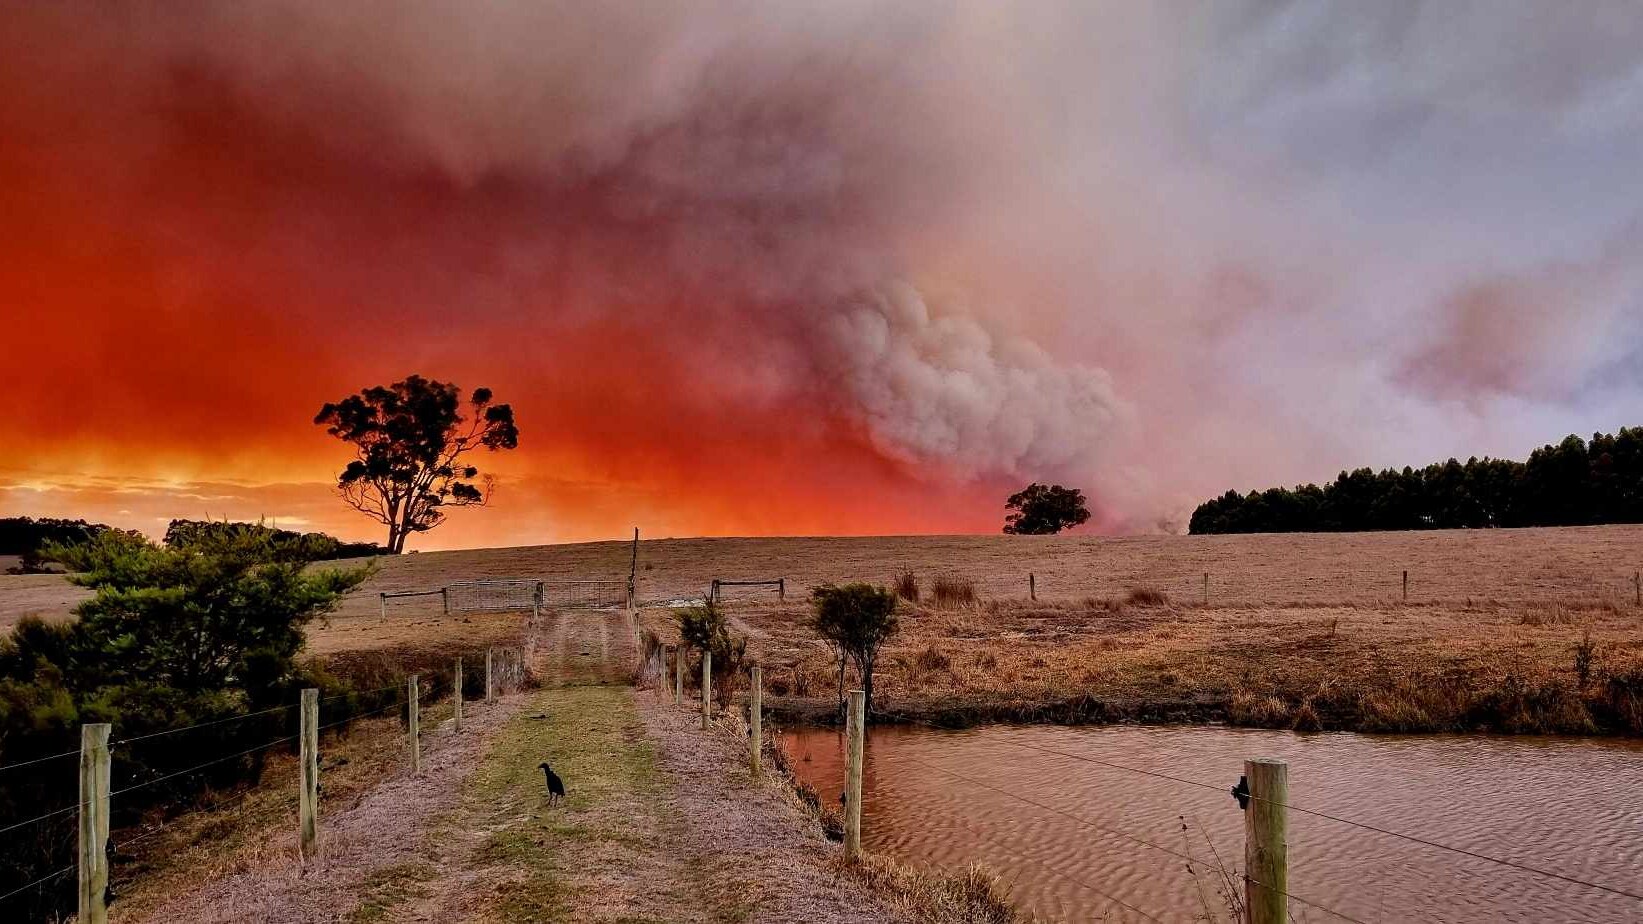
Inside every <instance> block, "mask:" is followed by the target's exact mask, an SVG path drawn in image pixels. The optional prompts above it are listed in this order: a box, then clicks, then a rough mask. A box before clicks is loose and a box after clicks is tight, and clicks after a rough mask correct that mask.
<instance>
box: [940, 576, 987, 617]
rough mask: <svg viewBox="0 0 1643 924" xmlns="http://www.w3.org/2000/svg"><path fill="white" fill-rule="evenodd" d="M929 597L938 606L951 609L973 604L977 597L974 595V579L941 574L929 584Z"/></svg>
mask: <svg viewBox="0 0 1643 924" xmlns="http://www.w3.org/2000/svg"><path fill="white" fill-rule="evenodd" d="M930 599H931V600H932V601H933V602H934V603H935V605H936V606H938V607H941V608H943V609H952V608H954V607H959V606H974V605H975V603H976V601H977V600H978V599H979V598H978V597H977V596H976V585H975V582H974V581H970V580H966V579H964V578H958V577H950V576H943V577H938V578H936V579H935V582H934V583H933V584H931V586H930Z"/></svg>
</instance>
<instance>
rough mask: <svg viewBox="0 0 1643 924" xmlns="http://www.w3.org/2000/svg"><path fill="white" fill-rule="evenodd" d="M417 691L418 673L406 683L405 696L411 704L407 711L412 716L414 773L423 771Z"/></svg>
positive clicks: (410, 723) (412, 760)
mask: <svg viewBox="0 0 1643 924" xmlns="http://www.w3.org/2000/svg"><path fill="white" fill-rule="evenodd" d="M416 693H417V684H416V675H415V674H412V675H411V679H410V680H408V681H407V682H406V685H405V698H406V701H407V703H408V704H409V705H408V711H407V712H406V715H408V716H409V717H410V721H409V723H408V724H409V726H410V733H411V772H412V773H421V772H422V730H421V729H420V728H419V727H418V718H419V717H418V715H417V702H416Z"/></svg>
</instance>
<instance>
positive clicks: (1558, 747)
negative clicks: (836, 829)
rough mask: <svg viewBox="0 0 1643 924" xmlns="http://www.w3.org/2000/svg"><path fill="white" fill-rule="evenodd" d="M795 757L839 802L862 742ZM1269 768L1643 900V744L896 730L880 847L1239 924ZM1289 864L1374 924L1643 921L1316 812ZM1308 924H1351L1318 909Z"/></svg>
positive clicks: (1353, 813) (1017, 895)
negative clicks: (1244, 803)
mask: <svg viewBox="0 0 1643 924" xmlns="http://www.w3.org/2000/svg"><path fill="white" fill-rule="evenodd" d="M781 740H782V746H783V747H784V748H785V750H786V752H787V753H788V755H789V756H790V757H791V758H792V760H793V765H794V768H795V770H796V772H797V773H798V775H799V776H800V778H801V779H804V780H806V781H808V782H810V783H811V784H812V785H814V786H815V787H816V788H817V789H818V790H819V791H820V792H822V793H824V794H825V796H824V797H825V798H829V799H836V798H837V797H838V795H839V793H840V792H841V791H842V789H843V779H844V767H843V739H842V735H841V733H840V732H839V731H838V730H836V729H815V728H798V729H787V730H784V731H783V732H782V733H781ZM1035 749H1047V750H1048V751H1056V752H1060V753H1047V752H1046V750H1035ZM1249 757H1277V758H1281V759H1283V760H1286V761H1288V762H1289V768H1290V769H1289V773H1290V804H1291V805H1293V806H1296V807H1298V808H1306V809H1311V810H1315V811H1318V812H1322V813H1325V814H1329V815H1335V816H1338V817H1340V818H1345V819H1351V820H1354V821H1359V822H1364V823H1367V824H1370V825H1373V826H1375V827H1378V828H1383V829H1386V830H1388V831H1395V832H1400V833H1404V834H1409V835H1413V836H1416V837H1420V838H1424V839H1426V840H1431V841H1437V842H1440V843H1443V844H1446V845H1451V846H1454V847H1459V848H1463V849H1466V850H1469V851H1472V852H1475V853H1480V854H1486V855H1489V856H1492V857H1497V858H1501V859H1506V860H1511V861H1514V862H1517V863H1522V864H1527V865H1531V866H1536V867H1540V868H1542V869H1546V870H1550V871H1552V872H1556V873H1561V874H1563V875H1566V876H1569V877H1572V878H1576V879H1583V880H1588V881H1592V882H1597V883H1602V884H1605V885H1609V886H1614V887H1618V888H1621V889H1624V890H1626V891H1630V892H1634V893H1643V743H1640V742H1633V741H1616V740H1606V739H1570V738H1530V737H1513V738H1505V737H1468V736H1380V735H1358V734H1321V735H1297V734H1292V733H1287V732H1269V731H1254V730H1243V729H1228V728H1218V727H1167V728H1154V727H1106V728H1062V727H1049V726H1033V727H1014V726H992V727H985V728H978V729H968V730H964V731H945V730H938V729H932V728H926V727H917V726H915V727H905V726H901V727H882V728H877V729H873V730H872V731H871V733H870V734H869V739H868V743H867V761H866V770H865V776H864V783H863V787H864V796H863V812H864V821H863V842H864V844H865V845H866V847H867V848H868V849H869V850H872V851H877V852H884V853H888V854H890V855H892V856H895V857H897V858H900V859H902V860H906V861H910V862H913V863H920V864H935V865H939V866H942V867H946V868H955V869H956V868H961V867H964V866H966V865H968V864H970V863H975V862H980V863H983V864H985V865H986V866H988V867H989V868H991V869H992V870H993V871H994V872H996V873H998V874H999V875H1000V876H1001V877H1002V878H1003V879H1004V880H1005V881H1006V882H1007V883H1009V884H1010V886H1011V895H1012V897H1013V898H1014V900H1015V901H1016V903H1017V904H1018V905H1020V906H1022V907H1024V908H1029V909H1031V910H1033V911H1036V912H1037V913H1039V914H1040V915H1041V916H1043V917H1046V918H1048V919H1051V920H1057V921H1126V922H1127V921H1147V920H1160V921H1193V920H1205V919H1206V910H1207V911H1208V912H1209V913H1211V914H1212V915H1213V918H1212V919H1213V920H1217V921H1224V920H1227V919H1228V918H1229V917H1230V915H1229V914H1228V910H1227V901H1226V898H1225V897H1224V895H1223V894H1222V893H1223V892H1224V891H1226V886H1225V885H1224V884H1223V883H1222V881H1221V877H1220V875H1219V874H1218V873H1217V872H1216V870H1215V868H1216V866H1217V865H1220V866H1223V867H1225V868H1227V869H1229V870H1233V869H1235V868H1237V867H1241V865H1242V861H1243V817H1242V814H1241V813H1240V811H1239V809H1238V806H1237V803H1236V802H1235V801H1234V800H1233V798H1232V796H1231V795H1230V793H1229V790H1230V788H1231V786H1232V785H1233V784H1234V783H1235V782H1236V781H1237V779H1238V776H1239V773H1240V772H1241V768H1242V765H1243V761H1244V759H1246V758H1249ZM1092 761H1104V762H1106V763H1108V764H1117V765H1122V766H1123V767H1126V768H1131V769H1116V768H1114V767H1111V766H1104V765H1102V764H1100V763H1094V762H1092ZM1134 770H1147V771H1152V772H1155V773H1160V774H1165V775H1168V776H1171V777H1177V778H1179V779H1181V780H1187V781H1192V782H1196V783H1201V784H1203V785H1192V784H1191V783H1182V782H1177V781H1175V780H1169V779H1162V778H1160V777H1158V776H1147V775H1144V774H1142V773H1138V772H1134ZM1143 841H1144V842H1147V843H1150V844H1152V845H1157V846H1156V847H1153V846H1147V844H1144V843H1142V842H1143ZM1158 847H1162V848H1167V849H1168V850H1169V851H1174V852H1175V853H1176V854H1183V855H1187V856H1190V857H1191V858H1192V861H1191V862H1190V863H1189V862H1188V861H1187V860H1186V859H1184V858H1183V857H1182V856H1177V855H1174V854H1171V853H1167V852H1165V851H1164V850H1160V849H1157V848H1158ZM1289 858H1290V874H1289V892H1290V893H1291V894H1292V895H1295V896H1297V897H1299V898H1302V899H1306V900H1308V901H1311V902H1314V903H1315V904H1316V905H1320V906H1325V907H1327V908H1330V909H1334V910H1336V911H1339V912H1342V913H1344V914H1346V915H1349V916H1350V917H1351V918H1354V919H1357V920H1361V921H1374V922H1382V921H1385V922H1403V921H1443V922H1461V921H1513V922H1516V921H1522V922H1529V921H1535V922H1546V921H1582V922H1620V921H1643V901H1638V900H1636V899H1631V898H1625V897H1622V896H1618V895H1613V894H1609V893H1605V892H1602V891H1598V890H1595V889H1591V888H1586V887H1583V886H1579V885H1575V884H1572V883H1568V882H1563V881H1559V880H1556V879H1549V878H1546V877H1543V876H1539V875H1536V874H1534V873H1530V872H1525V871H1522V870H1517V869H1511V868H1508V867H1504V866H1500V865H1498V864H1494V863H1491V862H1488V861H1485V860H1480V859H1474V858H1471V857H1467V856H1463V855H1460V854H1457V853H1453V852H1450V851H1446V850H1441V849H1436V848H1432V847H1427V846H1422V845H1420V844H1416V843H1412V842H1410V841H1407V840H1402V839H1399V838H1396V837H1391V836H1388V835H1385V834H1381V833H1376V832H1374V831H1370V830H1368V829H1365V828H1361V827H1354V826H1352V825H1348V824H1344V823H1341V822H1338V821H1332V820H1329V819H1325V818H1320V817H1316V816H1312V815H1307V814H1304V813H1301V812H1299V811H1291V812H1290V821H1289ZM1189 867H1190V870H1189ZM1235 888H1241V886H1236V887H1235ZM1290 913H1291V917H1292V919H1293V920H1295V921H1301V922H1308V921H1319V922H1323V921H1334V920H1343V918H1340V917H1336V916H1334V915H1332V914H1330V913H1328V912H1326V911H1323V910H1319V909H1318V908H1316V907H1308V906H1306V905H1303V904H1300V903H1299V902H1296V901H1292V902H1291V903H1290Z"/></svg>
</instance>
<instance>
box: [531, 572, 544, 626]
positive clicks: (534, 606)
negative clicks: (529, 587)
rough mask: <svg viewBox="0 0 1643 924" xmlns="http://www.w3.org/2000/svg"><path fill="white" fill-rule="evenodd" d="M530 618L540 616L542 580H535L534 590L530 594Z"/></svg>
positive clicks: (538, 617)
mask: <svg viewBox="0 0 1643 924" xmlns="http://www.w3.org/2000/svg"><path fill="white" fill-rule="evenodd" d="M531 618H532V619H541V618H542V582H541V581H537V582H536V591H535V592H534V593H533V594H531Z"/></svg>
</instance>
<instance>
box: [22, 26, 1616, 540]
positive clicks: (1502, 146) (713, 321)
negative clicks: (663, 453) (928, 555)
mask: <svg viewBox="0 0 1643 924" xmlns="http://www.w3.org/2000/svg"><path fill="white" fill-rule="evenodd" d="M89 9H90V8H80V9H78V10H75V9H74V8H72V7H69V8H53V9H36V10H28V11H22V12H19V11H17V10H15V9H14V10H13V11H10V12H8V13H7V14H5V16H6V17H7V18H9V19H11V20H12V21H13V25H14V26H16V28H14V29H10V30H6V29H0V33H4V32H10V34H11V35H12V36H13V38H12V39H11V40H10V45H9V50H11V51H13V52H17V53H23V52H24V49H25V48H34V47H39V46H40V45H42V44H43V43H47V41H46V40H48V39H50V40H52V41H56V42H60V43H61V44H62V45H63V46H66V47H65V49H64V51H63V52H62V53H61V54H54V55H51V56H41V55H39V54H38V53H34V54H32V56H31V60H33V61H34V62H35V69H34V71H33V72H31V73H30V74H28V76H29V77H30V80H29V81H28V85H29V86H30V87H32V88H33V89H30V90H28V91H26V92H28V93H34V94H47V93H74V92H78V93H80V94H82V95H83V96H84V97H85V98H86V99H87V101H88V102H87V104H86V105H87V108H88V109H89V110H96V111H97V113H98V115H99V116H100V117H102V118H103V119H104V120H105V121H104V123H103V124H104V126H105V130H108V131H116V132H119V133H121V134H122V135H124V136H126V137H132V138H138V139H142V140H143V141H144V142H145V143H147V144H149V145H152V146H153V147H156V148H159V147H163V145H164V144H165V141H166V138H167V135H168V133H169V132H172V131H174V130H175V126H174V125H173V124H171V123H170V122H167V121H166V120H165V119H162V118H159V117H156V116H155V112H156V107H155V106H154V105H153V104H154V102H155V101H156V100H167V99H170V98H172V97H174V96H175V95H176V94H177V93H178V92H179V91H178V86H179V81H186V80H187V75H188V74H190V73H193V72H196V71H198V72H203V73H206V74H208V75H210V76H211V78H212V79H213V80H216V81H221V82H222V83H223V84H225V85H226V87H227V89H226V90H225V91H224V92H225V94H226V96H227V100H226V102H225V103H224V106H225V107H226V108H227V109H229V110H230V111H238V110H241V109H245V110H254V111H255V112H257V113H259V118H260V119H262V120H265V122H266V123H267V124H266V125H264V126H263V129H262V130H264V131H266V132H268V133H270V134H272V135H274V136H277V137H280V138H299V139H302V142H303V143H304V144H308V145H312V146H313V147H314V148H315V149H316V150H317V151H319V152H321V154H322V156H323V158H325V159H327V162H328V163H334V164H336V165H340V166H339V169H341V170H343V171H344V174H345V176H355V175H361V174H367V173H368V174H372V175H387V176H391V177H396V178H398V182H400V183H402V184H403V186H404V187H405V188H409V189H416V188H417V186H418V184H419V183H422V182H424V178H426V177H434V178H436V179H437V185H440V186H441V188H442V189H447V190H448V191H447V192H445V193H443V195H445V196H447V197H449V200H450V201H454V202H456V203H457V204H458V205H459V206H461V207H462V208H467V209H471V210H472V212H471V214H469V213H464V214H462V215H459V216H457V217H449V216H444V215H442V214H440V213H438V212H437V211H434V210H430V211H429V212H428V213H427V214H423V215H421V216H419V218H420V220H423V221H425V222H426V223H427V225H428V228H427V230H426V233H425V234H424V238H423V243H422V244H421V245H420V246H413V245H403V246H406V248H407V251H408V253H407V254H404V255H402V258H401V259H399V260H397V262H396V265H395V269H396V270H397V271H400V272H403V273H405V274H407V275H409V276H410V277H411V278H412V279H413V281H412V282H409V283H400V284H398V285H399V287H400V288H398V289H396V292H397V293H398V294H400V295H402V296H403V299H402V301H403V304H404V305H405V306H408V307H407V308H406V310H417V309H418V299H419V298H427V297H430V296H427V295H424V294H423V292H424V291H428V292H437V293H438V294H439V296H440V297H441V298H442V299H443V300H445V301H446V302H451V301H455V302H457V303H464V304H482V305H485V306H487V308H488V309H489V310H491V311H492V312H494V313H498V314H501V315H504V316H516V317H519V318H523V319H534V320H536V321H538V322H540V323H547V324H558V325H574V324H576V323H580V322H583V321H586V320H588V319H595V318H600V317H608V316H611V315H613V314H614V315H618V316H621V317H624V318H638V319H643V320H644V321H645V323H647V324H648V325H650V327H651V329H653V330H654V331H655V336H657V337H659V338H666V339H668V340H671V341H676V342H678V343H680V344H691V345H695V344H703V345H701V346H700V348H701V349H703V350H704V351H705V352H707V353H709V354H710V355H712V356H713V357H715V358H716V360H717V362H716V363H715V364H714V365H715V366H717V367H719V368H725V369H726V370H727V371H726V372H724V373H723V374H722V376H720V377H719V378H718V379H717V380H716V381H715V383H714V384H713V387H715V388H717V389H719V390H720V392H721V394H720V397H722V399H723V400H725V401H726V402H737V401H766V400H771V396H772V395H776V396H783V395H788V396H791V395H807V394H812V393H814V394H818V395H822V396H824V397H825V399H826V400H827V401H829V402H831V403H832V404H833V405H834V407H835V408H836V409H837V410H838V411H839V412H840V413H841V414H843V415H844V416H846V417H848V418H850V419H853V420H856V421H859V422H860V425H861V426H862V427H864V428H865V430H866V431H867V433H868V434H869V436H870V438H871V439H872V441H873V443H874V444H875V445H876V446H878V447H880V448H881V449H882V450H883V451H884V452H886V453H888V454H890V455H892V456H893V457H895V458H898V459H902V460H905V461H908V462H910V463H916V464H918V465H920V466H927V467H928V468H929V470H930V472H931V477H942V478H970V477H983V476H991V475H1005V476H1009V477H1012V478H1022V479H1026V478H1038V479H1064V480H1071V481H1074V482H1075V483H1079V484H1081V485H1084V486H1086V487H1087V489H1089V490H1090V491H1091V493H1092V494H1093V495H1094V496H1095V497H1096V498H1097V499H1098V502H1099V503H1100V504H1102V505H1103V508H1104V511H1105V514H1106V519H1107V522H1109V523H1112V524H1117V525H1121V526H1129V527H1133V528H1153V527H1155V526H1156V525H1157V524H1159V523H1166V524H1168V523H1178V522H1180V521H1181V514H1182V512H1183V511H1184V510H1186V509H1189V508H1190V505H1191V503H1192V502H1194V501H1195V500H1197V499H1200V498H1202V497H1203V496H1206V495H1208V494H1211V493H1217V492H1219V491H1221V490H1224V489H1225V488H1227V487H1233V486H1236V487H1240V488H1248V487H1252V486H1256V485H1264V484H1269V483H1273V482H1288V481H1294V480H1299V479H1318V478H1327V477H1330V476H1331V475H1332V473H1333V472H1334V470H1336V469H1338V468H1340V467H1344V466H1351V465H1359V464H1377V465H1381V464H1398V465H1401V464H1405V463H1417V462H1421V461H1424V460H1427V459H1429V458H1432V457H1436V456H1441V455H1445V454H1450V453H1456V454H1460V455H1467V454H1470V453H1473V452H1478V453H1483V452H1491V453H1496V454H1509V455H1519V454H1521V453H1522V452H1523V451H1525V450H1526V449H1527V448H1529V447H1530V446H1531V445H1532V444H1534V443H1536V442H1538V441H1541V440H1544V439H1550V438H1553V437H1555V436H1557V435H1558V434H1560V433H1563V432H1567V431H1571V430H1575V431H1590V430H1592V429H1596V428H1605V429H1606V428H1610V427H1613V426H1617V425H1621V424H1629V423H1636V422H1638V420H1639V419H1640V418H1643V389H1640V387H1639V380H1638V376H1637V375H1636V374H1632V373H1628V372H1627V371H1626V369H1627V366H1628V365H1629V364H1631V363H1632V362H1634V361H1635V360H1636V359H1637V358H1638V357H1639V356H1640V355H1643V311H1640V310H1639V309H1640V307H1643V306H1640V305H1639V296H1638V292H1639V282H1640V280H1639V278H1638V274H1637V271H1636V270H1635V269H1634V268H1633V267H1635V266H1637V265H1638V261H1637V259H1636V257H1637V256H1638V253H1639V247H1638V245H1637V241H1638V231H1637V228H1638V227H1639V226H1640V225H1639V222H1640V221H1643V184H1639V183H1637V182H1636V181H1635V173H1636V165H1637V164H1638V163H1640V162H1643V8H1639V7H1638V6H1637V5H1635V4H1630V3H1584V4H1580V5H1578V6H1575V7H1567V6H1561V5H1553V4H1525V5H1514V6H1511V7H1509V8H1508V7H1504V6H1503V5H1501V4H1498V3H1470V4H1468V3H1454V2H1437V3H1421V2H1387V3H1376V4H1362V3H1328V2H1308V3H1264V2H1249V3H1234V2H1224V0H1214V2H1212V0H1202V2H1165V3H1155V4H1134V3H1125V2H1082V0H1079V2H1066V3H1034V4H1028V5H998V4H991V3H980V2H974V3H972V2H962V0H961V2H953V3H944V4H933V3H923V2H906V3H887V2H877V3H875V2H861V0H844V2H837V3H829V4H810V3H750V2H731V3H716V4H686V3H625V4H601V5H593V4H584V3H517V4H513V3H496V4H487V5H482V6H476V5H472V4H455V3H393V4H371V3H349V4H320V3H259V4H238V5H219V6H213V7H206V8H194V9H189V10H182V9H180V8H174V7H142V6H129V7H117V8H115V9H116V12H113V13H107V14H104V15H89V14H88V10H89ZM97 9H98V10H99V11H102V10H105V9H107V8H106V7H98V8H97ZM7 42H8V40H7V39H5V38H0V50H7V49H8V45H7ZM88 62H90V63H88ZM0 67H3V65H0ZM8 86H10V87H15V86H19V84H16V83H8ZM48 88H49V89H48ZM159 111H161V112H164V111H165V110H164V107H160V109H159ZM64 130H67V129H64ZM76 156H82V155H76ZM83 156H92V155H83ZM134 169H140V166H139V168H134ZM323 188H324V187H322V189H323ZM396 194H397V191H396ZM315 198H316V199H321V198H323V197H315ZM445 201H446V200H440V202H441V204H443V203H444V202H445ZM306 205H307V207H308V208H309V209H311V210H312V211H311V212H305V213H303V214H302V215H300V216H297V217H290V220H289V222H288V224H287V225H286V226H284V227H281V228H279V229H276V230H274V231H271V232H270V233H271V234H273V235H275V236H284V237H285V238H286V239H287V243H286V244H285V245H283V246H286V247H289V248H291V249H295V248H296V245H295V244H292V243H290V241H292V240H297V239H298V238H300V237H301V236H303V235H309V236H311V235H312V234H313V233H314V230H315V227H316V226H321V227H322V226H324V225H325V223H326V221H327V219H326V218H325V216H324V203H323V202H319V201H311V202H308V203H306ZM288 217H289V216H288ZM405 233H406V234H410V233H411V232H410V231H406V232H405ZM274 249H275V251H276V252H278V247H276V248H274ZM454 249H460V250H462V251H463V252H464V253H467V252H469V251H484V252H485V253H486V254H488V255H490V256H489V257H488V259H487V261H486V262H487V265H488V268H487V270H486V271H485V272H484V273H483V274H467V275H464V274H462V273H458V272H454V271H450V270H446V269H438V268H430V267H439V266H441V264H442V263H443V262H445V261H446V259H447V258H446V257H445V256H444V255H446V254H449V253H450V252H451V251H452V250H454ZM367 259H369V258H367ZM450 262H455V261H450ZM299 270H300V268H299ZM430 280H435V281H437V284H436V285H430V284H429V281H430ZM373 281H374V280H370V279H367V282H366V283H362V285H363V284H369V283H371V282H373ZM544 292H546V293H547V294H546V295H544V294H543V293H544ZM422 310H427V311H430V312H431V311H434V310H435V307H434V306H432V305H429V306H423V309H422ZM704 331H705V332H719V333H725V334H733V335H734V336H733V337H726V338H721V340H720V342H716V343H715V342H705V343H704V340H708V339H709V338H703V337H701V336H699V335H700V334H701V333H702V332H704ZM681 348H684V347H681ZM749 364H753V365H756V366H758V368H752V369H749V368H736V367H737V366H738V365H740V366H747V365H749Z"/></svg>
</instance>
